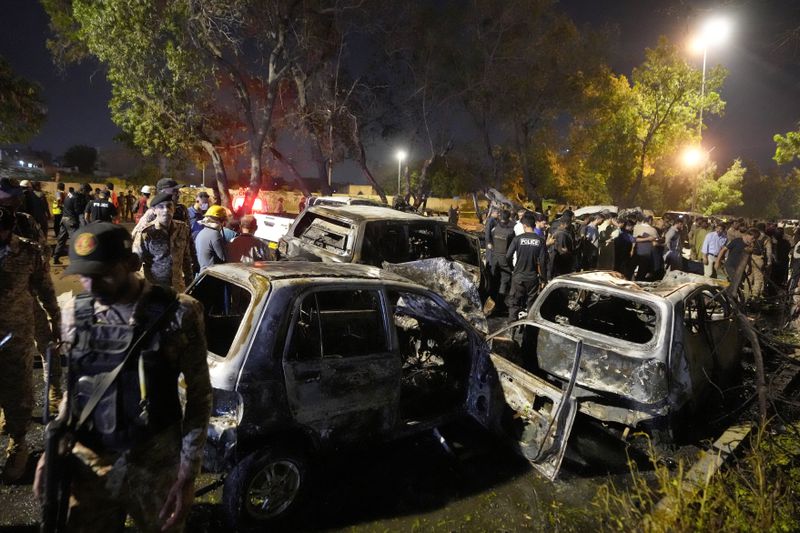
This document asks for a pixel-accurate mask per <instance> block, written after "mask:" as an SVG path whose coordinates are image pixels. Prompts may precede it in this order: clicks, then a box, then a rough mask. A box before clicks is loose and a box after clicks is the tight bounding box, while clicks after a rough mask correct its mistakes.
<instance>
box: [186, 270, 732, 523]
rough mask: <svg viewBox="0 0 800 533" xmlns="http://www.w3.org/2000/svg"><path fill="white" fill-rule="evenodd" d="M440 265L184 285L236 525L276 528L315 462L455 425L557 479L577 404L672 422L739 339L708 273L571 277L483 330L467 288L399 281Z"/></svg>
mask: <svg viewBox="0 0 800 533" xmlns="http://www.w3.org/2000/svg"><path fill="white" fill-rule="evenodd" d="M431 261H433V262H431ZM437 261H440V262H441V264H439V263H438V262H437ZM447 263H448V262H447V261H445V260H429V261H422V262H418V263H417V264H415V263H409V264H406V265H402V266H401V267H400V269H398V271H399V272H402V274H403V275H404V276H406V277H402V276H400V275H398V274H397V273H394V272H390V271H387V270H381V269H377V268H374V267H369V266H364V265H353V264H331V263H310V262H277V263H276V262H271V263H264V264H256V265H250V266H245V265H217V266H214V267H211V268H209V269H206V270H204V271H203V272H202V273H201V275H200V277H199V278H198V279H197V280H196V281H195V283H194V284H193V285H192V286H191V287H190V288H189V289H188V292H189V293H190V294H191V295H192V296H194V297H196V298H197V299H199V300H200V301H201V302H202V303H203V305H204V308H205V321H206V328H207V331H208V332H209V333H210V335H209V336H208V338H209V355H208V363H209V368H210V373H211V382H212V386H213V389H214V412H213V415H212V420H211V423H210V427H209V439H208V443H207V445H206V461H205V467H206V468H207V469H208V470H211V471H213V472H219V473H221V474H223V475H224V476H225V479H224V489H223V504H224V505H223V507H224V510H225V513H226V515H227V517H228V519H229V521H230V522H231V523H232V524H233V525H236V526H258V525H260V524H264V523H268V522H270V521H274V520H281V519H283V518H285V517H286V515H287V514H289V513H291V511H292V510H293V509H294V508H295V507H296V506H297V505H298V501H299V500H300V499H301V497H302V494H303V492H304V491H305V490H306V489H307V485H308V471H309V470H308V469H309V468H310V466H309V465H310V464H312V463H311V461H310V458H313V457H316V456H319V455H320V454H324V453H325V450H327V449H331V448H332V447H341V446H347V445H350V444H355V443H363V442H364V441H365V440H367V439H375V440H391V439H396V438H400V437H404V436H407V435H410V434H414V433H419V432H422V431H430V430H433V429H435V428H436V427H438V426H440V425H442V424H444V423H447V422H449V421H454V420H458V419H459V418H462V417H471V418H472V419H474V420H477V421H478V422H479V423H480V424H481V425H483V426H484V427H485V428H486V429H487V430H489V431H491V432H493V433H494V434H496V435H498V436H499V437H501V438H502V439H504V440H506V441H507V442H509V444H511V446H513V447H514V448H515V449H516V450H517V451H518V452H519V453H520V454H521V455H523V456H524V457H526V458H527V459H528V460H529V461H530V462H531V464H532V465H533V466H534V467H535V468H536V469H537V470H539V471H540V472H542V473H543V474H544V475H545V476H547V477H548V478H550V479H554V478H555V477H556V475H557V474H558V470H559V468H560V465H561V462H562V459H563V457H564V453H565V450H566V444H567V441H568V439H569V435H570V432H571V430H572V426H573V422H574V420H575V417H576V415H577V413H578V411H583V412H584V413H586V414H588V415H589V416H592V417H594V418H597V419H599V420H602V421H605V422H612V423H618V424H621V425H627V426H637V425H640V424H643V423H649V422H652V421H655V420H667V421H669V420H671V419H672V418H673V415H675V414H676V413H679V412H683V411H685V410H686V409H691V408H695V407H696V406H698V405H700V403H699V402H701V401H702V397H703V395H704V394H706V393H707V392H708V389H709V388H710V387H711V384H710V381H711V380H714V379H719V380H721V379H723V377H724V376H726V375H729V374H730V375H732V374H734V373H735V369H736V368H737V363H738V359H737V357H738V353H739V350H738V342H739V340H738V338H739V337H738V330H737V329H736V327H735V322H734V321H733V320H732V313H731V310H730V306H729V305H728V302H727V300H726V299H725V296H724V294H723V293H722V291H721V290H720V287H718V286H717V285H714V284H713V283H710V282H709V280H708V279H705V278H697V279H695V278H678V277H673V278H669V279H667V280H666V281H664V282H661V283H659V284H658V285H653V286H637V285H635V284H632V283H630V282H627V281H625V280H620V279H618V278H616V277H614V275H612V274H609V273H589V274H581V275H574V276H564V277H561V278H557V279H556V280H554V281H553V282H552V283H551V284H550V285H548V286H547V288H546V289H545V290H544V292H543V294H542V295H541V297H540V298H539V300H537V302H536V304H535V306H534V308H533V309H531V311H530V314H529V317H528V319H525V320H522V321H519V322H516V323H514V324H512V325H510V326H509V327H507V328H503V329H501V330H500V331H498V332H496V333H494V334H493V335H490V336H488V337H487V336H485V333H484V332H485V328H486V325H485V324H486V322H485V319H483V317H482V316H480V313H479V310H480V301H479V299H478V298H477V291H475V290H474V288H473V289H472V290H469V289H466V288H465V287H466V285H464V286H462V288H463V289H464V290H460V289H458V288H456V289H455V290H451V291H442V290H441V288H440V287H435V290H431V289H430V288H428V287H424V286H423V285H421V284H419V283H417V282H414V281H411V280H410V279H409V278H413V279H415V280H417V281H421V280H423V279H432V278H433V279H435V278H436V276H433V277H431V276H424V275H419V276H415V275H414V269H415V268H416V269H417V270H418V271H419V272H424V271H425V269H426V268H427V269H430V268H440V269H442V268H445V267H447ZM448 268H449V267H448ZM460 275H461V276H465V275H466V274H465V273H464V272H461V274H460ZM458 276H459V271H458V270H452V269H451V270H448V274H447V276H445V277H452V278H457V277H458ZM439 278H441V276H440V277H439ZM435 283H436V284H441V283H442V279H438V281H436V282H435ZM457 287H458V285H457ZM448 300H449V301H448ZM476 310H478V311H477V312H476ZM715 347H716V348H715Z"/></svg>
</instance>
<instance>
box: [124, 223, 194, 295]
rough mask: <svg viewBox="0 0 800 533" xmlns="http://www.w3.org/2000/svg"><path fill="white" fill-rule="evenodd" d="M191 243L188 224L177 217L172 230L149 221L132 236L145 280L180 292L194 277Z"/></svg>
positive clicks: (172, 224) (134, 249)
mask: <svg viewBox="0 0 800 533" xmlns="http://www.w3.org/2000/svg"><path fill="white" fill-rule="evenodd" d="M191 246H192V235H191V233H190V231H189V226H188V225H187V224H186V223H185V222H179V221H177V220H173V221H172V223H171V224H170V227H169V229H167V228H164V227H162V226H159V225H157V224H156V223H155V222H152V223H150V224H147V225H145V226H144V228H142V231H141V232H139V233H137V234H136V235H135V236H134V239H133V251H134V252H135V253H136V255H138V256H139V259H141V260H142V270H143V272H144V277H145V279H147V280H148V281H150V282H151V283H156V284H158V285H164V286H167V287H172V288H173V289H175V290H176V291H178V292H183V291H184V290H186V285H188V284H189V283H191V281H192V278H193V277H194V272H193V271H192V255H191Z"/></svg>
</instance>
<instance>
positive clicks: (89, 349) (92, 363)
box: [69, 286, 181, 451]
mask: <svg viewBox="0 0 800 533" xmlns="http://www.w3.org/2000/svg"><path fill="white" fill-rule="evenodd" d="M145 298H146V299H145V300H143V301H141V302H139V304H138V305H137V307H136V310H135V311H134V316H135V318H134V325H128V324H122V325H117V324H101V323H97V322H95V318H94V300H93V299H92V297H91V296H90V295H88V294H82V295H80V296H78V297H76V299H75V325H76V333H75V343H74V344H73V346H72V350H71V351H70V356H69V368H70V372H69V379H70V389H69V390H70V391H71V394H73V397H72V398H73V401H72V406H73V413H72V414H73V417H75V419H77V418H78V417H80V415H81V411H82V410H83V407H84V406H85V405H86V404H87V403H88V401H89V398H90V397H91V396H92V393H93V392H94V390H95V387H96V384H97V383H98V382H99V381H100V380H101V379H102V378H103V375H104V374H105V373H108V372H111V371H112V370H113V369H114V368H116V367H117V366H118V365H119V364H120V363H121V362H122V361H123V360H124V359H125V356H126V354H127V352H128V348H129V347H130V346H131V344H132V343H133V342H134V340H135V339H136V338H138V337H139V336H140V335H141V334H142V333H143V332H145V331H147V330H148V329H150V327H151V325H152V324H153V323H154V322H155V321H156V320H157V319H158V318H159V317H161V316H162V314H163V313H164V311H165V310H166V309H167V308H168V307H169V305H170V304H171V303H172V302H174V300H175V298H176V294H175V292H174V291H172V290H171V289H167V288H163V287H158V286H153V287H152V289H151V291H150V292H149V293H148V295H147V296H146V297H145ZM161 323H162V324H165V326H162V327H160V328H157V329H156V331H152V332H151V333H149V334H148V335H147V338H145V339H144V340H143V341H142V342H141V343H140V344H139V347H138V348H136V349H135V353H132V354H131V355H130V357H128V359H127V361H126V362H125V366H124V367H123V368H122V370H121V371H120V373H119V375H118V376H117V378H116V379H115V380H114V382H113V384H112V385H111V386H110V387H109V388H108V390H107V391H106V392H105V394H104V395H103V397H102V399H101V400H100V401H99V402H98V404H97V406H96V407H95V409H94V412H92V414H91V415H90V416H89V417H88V418H87V419H86V422H85V423H84V425H83V426H82V427H81V428H79V429H78V432H77V440H78V441H79V442H81V443H82V444H84V445H85V446H87V447H89V448H91V449H93V450H95V451H103V450H113V451H124V450H128V449H131V448H133V447H135V446H136V445H138V444H141V443H143V442H145V441H146V440H148V439H149V438H150V437H152V436H154V435H156V434H158V433H160V432H161V431H163V430H165V429H167V428H168V427H170V426H171V425H174V424H177V423H179V422H180V420H181V407H180V401H179V399H178V374H179V371H178V368H177V364H176V363H173V362H170V361H168V360H167V359H166V357H164V356H162V354H161V353H160V349H161V340H162V338H163V337H164V335H168V334H169V333H168V330H169V327H170V326H169V324H170V320H166V321H162V322H161Z"/></svg>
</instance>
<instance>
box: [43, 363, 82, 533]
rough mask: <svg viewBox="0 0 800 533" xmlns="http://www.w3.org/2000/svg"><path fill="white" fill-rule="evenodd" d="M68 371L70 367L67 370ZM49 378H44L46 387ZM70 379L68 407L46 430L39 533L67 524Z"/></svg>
mask: <svg viewBox="0 0 800 533" xmlns="http://www.w3.org/2000/svg"><path fill="white" fill-rule="evenodd" d="M53 351H54V350H52V348H48V350H47V359H48V369H50V368H52V356H53ZM67 372H69V368H68V369H67ZM49 384H50V376H49V375H48V376H47V385H49ZM69 387H70V380H69V377H68V379H67V388H68V390H67V405H66V409H65V410H64V411H62V412H61V413H60V415H59V416H58V417H57V418H55V419H54V420H52V421H51V422H49V423H48V424H47V427H46V428H45V444H44V453H45V463H44V477H43V487H42V493H43V498H42V525H41V532H42V533H54V532H58V531H65V530H66V525H67V511H68V510H69V493H70V483H71V482H72V477H71V475H70V473H71V470H70V464H69V463H70V462H71V461H72V446H73V445H74V435H75V422H74V420H73V417H72V405H71V402H72V391H70V390H69ZM44 399H45V403H44V410H45V411H44V415H42V416H43V418H44V419H45V420H46V419H47V418H49V409H48V401H47V400H48V396H47V388H45V393H44Z"/></svg>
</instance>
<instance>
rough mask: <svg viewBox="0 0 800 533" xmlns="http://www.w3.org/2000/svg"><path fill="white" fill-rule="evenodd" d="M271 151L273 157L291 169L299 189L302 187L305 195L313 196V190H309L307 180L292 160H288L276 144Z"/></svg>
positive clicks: (270, 148) (271, 147)
mask: <svg viewBox="0 0 800 533" xmlns="http://www.w3.org/2000/svg"><path fill="white" fill-rule="evenodd" d="M269 151H270V153H272V157H274V158H275V159H276V160H277V161H280V162H281V163H283V164H284V165H286V168H288V169H289V172H290V173H291V174H292V177H293V178H294V183H295V185H296V186H297V188H298V189H300V191H301V192H302V193H303V195H304V196H311V191H310V190H309V188H308V185H306V181H305V180H304V179H303V177H302V176H301V175H300V173H299V172H298V171H297V169H296V168H295V166H294V165H293V164H292V163H291V162H289V161H287V160H286V158H285V157H283V154H282V153H280V152H279V151H278V150H277V149H276V148H275V147H274V146H270V147H269Z"/></svg>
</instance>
